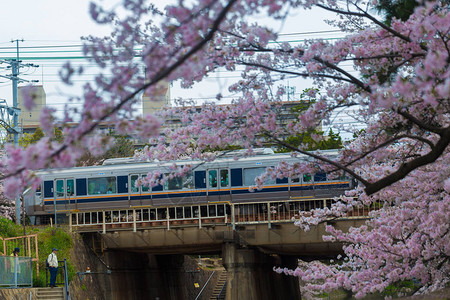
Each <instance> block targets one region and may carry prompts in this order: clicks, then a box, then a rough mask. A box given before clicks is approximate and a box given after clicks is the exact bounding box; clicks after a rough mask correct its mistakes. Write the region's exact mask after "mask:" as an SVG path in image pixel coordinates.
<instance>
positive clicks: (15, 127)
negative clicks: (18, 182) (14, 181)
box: [0, 39, 39, 224]
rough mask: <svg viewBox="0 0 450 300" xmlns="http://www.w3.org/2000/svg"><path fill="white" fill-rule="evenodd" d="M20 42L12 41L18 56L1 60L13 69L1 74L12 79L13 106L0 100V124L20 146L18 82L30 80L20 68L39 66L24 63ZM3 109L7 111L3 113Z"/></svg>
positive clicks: (18, 206) (17, 221) (8, 68)
mask: <svg viewBox="0 0 450 300" xmlns="http://www.w3.org/2000/svg"><path fill="white" fill-rule="evenodd" d="M19 42H23V40H18V39H17V40H12V41H11V43H16V49H17V58H16V59H3V60H0V64H6V65H7V66H6V69H7V70H11V74H8V75H0V77H3V78H6V79H8V80H11V81H12V94H13V106H12V107H8V106H7V104H6V101H4V103H3V102H0V112H2V113H1V115H0V117H1V120H0V125H2V127H3V128H4V129H5V130H6V132H8V133H11V134H13V136H14V145H15V146H16V147H18V146H19V134H21V133H22V128H21V127H20V126H19V115H20V108H19V107H18V99H17V91H18V84H19V83H21V82H30V81H29V80H25V79H21V78H19V75H20V69H21V68H24V67H28V68H30V67H34V68H37V67H39V66H38V65H35V64H23V63H22V61H21V60H20V59H19ZM37 81H38V80H33V81H31V82H37ZM3 110H4V111H5V113H3ZM10 117H12V126H11V120H10ZM20 205H21V203H20V197H18V198H17V199H16V223H17V224H20Z"/></svg>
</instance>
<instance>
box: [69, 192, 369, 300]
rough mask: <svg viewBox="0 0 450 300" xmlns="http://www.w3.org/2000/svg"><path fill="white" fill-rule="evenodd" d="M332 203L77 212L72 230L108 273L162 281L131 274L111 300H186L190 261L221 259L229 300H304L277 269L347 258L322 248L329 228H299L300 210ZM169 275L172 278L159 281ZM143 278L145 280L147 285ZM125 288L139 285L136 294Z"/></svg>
mask: <svg viewBox="0 0 450 300" xmlns="http://www.w3.org/2000/svg"><path fill="white" fill-rule="evenodd" d="M331 201H332V200H330V199H290V200H288V201H277V202H259V203H208V204H198V205H189V206H182V205H180V206H175V207H131V208H123V209H109V210H98V211H90V212H71V213H70V226H71V228H72V230H73V231H77V232H80V233H82V234H83V235H84V237H85V239H86V240H87V241H89V243H91V246H92V248H93V249H95V251H96V252H98V253H99V254H101V255H103V259H104V260H105V264H106V265H108V267H109V268H112V269H114V268H123V267H124V265H123V263H124V262H125V261H126V262H127V265H128V266H130V265H132V266H139V265H140V266H141V267H142V264H144V265H146V266H147V271H148V269H151V270H153V271H152V272H153V274H159V275H158V276H157V277H158V278H154V277H152V276H150V277H148V274H147V275H145V276H144V275H143V274H140V275H139V274H138V273H128V274H127V275H126V276H128V277H127V278H124V277H123V276H122V277H117V278H114V276H112V277H111V280H112V281H113V282H111V287H112V290H113V291H112V293H111V295H109V296H110V298H112V299H121V298H128V299H140V297H139V296H136V294H135V295H134V296H133V295H130V294H129V293H130V292H129V290H130V289H132V290H134V291H138V290H139V291H140V292H138V293H142V295H144V294H145V295H147V296H148V295H151V296H148V297H147V296H146V297H147V298H145V297H144V298H145V299H152V297H153V299H156V298H159V299H185V298H186V295H185V294H183V290H184V287H183V285H184V283H183V279H182V277H181V276H180V273H181V272H182V270H181V269H180V267H181V265H182V260H183V255H185V254H202V255H203V254H219V255H220V256H221V257H222V263H223V266H224V267H225V269H226V271H227V282H226V299H287V298H292V299H300V291H299V284H298V280H297V279H296V278H292V277H287V276H284V275H280V274H276V273H275V272H273V271H272V268H273V267H274V266H282V267H288V268H295V267H296V265H297V259H298V258H301V259H304V260H310V259H320V258H327V257H334V256H336V255H337V254H339V253H341V252H342V245H341V244H339V243H330V242H324V241H323V240H322V236H323V235H324V234H326V232H325V226H326V224H320V225H319V226H317V227H315V228H312V229H311V230H310V231H308V232H305V231H303V230H301V229H300V228H298V227H297V226H294V224H293V222H294V220H295V218H296V216H297V214H298V211H299V210H307V211H309V210H311V209H313V208H319V207H324V206H329V205H330V204H331ZM368 211H369V209H368V208H361V210H359V211H354V212H353V213H352V216H348V217H346V218H341V219H336V220H330V221H329V223H331V222H332V223H333V224H334V225H335V226H336V227H337V228H339V229H342V230H344V231H345V230H347V229H348V228H350V227H351V226H353V227H356V226H360V225H362V224H363V223H364V221H365V219H367V214H368ZM155 270H157V271H155ZM163 270H167V271H170V272H168V273H166V274H163V275H161V272H163ZM147 273H148V272H147ZM163 273H164V272H163ZM136 276H137V277H136ZM142 276H144V277H145V278H147V280H145V281H142V278H143V277H142ZM161 278H163V279H161ZM161 280H163V281H164V282H161ZM124 282H133V284H132V285H133V287H130V286H124V285H123V283H124ZM135 282H142V285H143V286H140V287H138V286H136V285H135ZM156 282H159V284H156ZM153 284H155V285H153ZM114 287H116V288H117V289H116V290H114ZM124 290H128V292H127V294H124ZM130 297H131V298H130ZM144 298H142V299H144Z"/></svg>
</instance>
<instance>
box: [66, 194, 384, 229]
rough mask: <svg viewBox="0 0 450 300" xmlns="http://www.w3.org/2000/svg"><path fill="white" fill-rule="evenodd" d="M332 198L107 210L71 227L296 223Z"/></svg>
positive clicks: (358, 212)
mask: <svg viewBox="0 0 450 300" xmlns="http://www.w3.org/2000/svg"><path fill="white" fill-rule="evenodd" d="M333 201H334V200H333V199H330V198H322V199H304V198H301V199H298V198H292V199H290V200H285V201H265V202H252V203H230V202H226V203H209V204H204V205H179V206H168V207H152V206H141V207H131V208H127V209H107V210H94V211H83V212H71V213H70V214H69V223H70V228H72V229H75V230H81V231H82V230H83V229H86V230H92V229H94V230H97V231H103V233H105V232H106V231H108V230H121V229H126V230H130V229H131V228H132V229H133V231H137V229H138V228H145V229H148V228H161V227H162V228H166V229H170V228H172V227H187V226H198V227H199V228H201V227H202V226H211V225H218V224H222V225H230V224H231V225H232V226H233V228H235V226H237V225H243V224H261V223H266V224H268V226H269V227H270V226H271V224H273V223H282V222H284V223H285V222H294V221H295V219H297V218H298V217H299V212H300V211H302V212H305V211H306V212H308V211H312V210H314V209H319V208H325V207H329V208H330V207H331V205H332V203H333ZM378 207H379V205H373V206H371V207H361V208H354V209H353V211H351V212H349V213H348V214H347V216H346V218H367V216H368V214H369V212H370V211H371V210H374V209H377V208H378Z"/></svg>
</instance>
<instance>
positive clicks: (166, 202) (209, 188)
mask: <svg viewBox="0 0 450 300" xmlns="http://www.w3.org/2000/svg"><path fill="white" fill-rule="evenodd" d="M267 150H270V149H266V150H265V151H263V153H266V154H259V155H256V156H253V157H247V158H240V159H238V160H236V159H235V158H234V156H235V155H233V154H229V155H228V156H226V157H221V158H218V159H216V160H214V161H212V162H200V161H192V160H185V161H181V160H180V161H176V162H165V163H162V162H134V161H131V160H128V161H127V160H126V159H116V160H114V159H113V160H107V161H105V163H106V164H104V165H102V166H91V167H75V168H67V169H51V170H43V171H40V172H38V176H40V177H41V179H42V183H41V186H40V188H38V189H37V190H36V191H30V192H29V193H28V194H26V195H25V196H24V201H25V206H26V209H27V214H28V215H29V216H34V217H36V218H38V219H43V218H48V217H49V216H50V215H51V214H56V213H58V214H59V215H60V216H61V217H62V216H65V214H66V213H67V212H69V211H83V210H98V209H110V208H129V207H134V206H155V207H158V206H176V205H192V204H201V203H211V202H229V203H246V202H258V201H268V200H270V201H278V200H289V199H291V198H295V197H305V198H328V197H330V198H331V197H334V196H338V195H341V194H343V192H344V190H347V189H350V188H351V187H352V185H353V184H352V180H351V179H350V178H348V177H345V176H342V177H340V178H334V179H332V178H329V177H328V176H327V174H325V173H316V174H302V175H300V176H299V178H283V179H276V180H269V181H266V183H265V186H264V188H263V189H262V190H256V191H253V192H252V191H250V190H249V187H250V186H254V185H255V178H256V177H257V176H259V175H261V174H262V173H263V172H265V170H266V168H267V167H273V166H276V165H277V164H278V163H279V162H280V161H286V162H295V161H299V160H301V159H303V160H306V159H308V158H307V157H306V156H298V157H296V158H293V157H291V155H290V154H274V153H273V151H271V150H270V151H267ZM324 153H325V155H328V156H333V155H336V154H337V152H336V151H328V152H324ZM174 163H176V164H177V165H178V166H181V165H191V166H193V168H192V172H190V173H189V174H188V175H186V176H184V177H175V178H172V179H168V180H167V181H166V182H165V183H164V184H162V185H157V186H155V187H153V188H151V187H146V186H140V185H139V184H138V182H139V180H140V179H142V178H144V177H145V176H146V175H147V174H148V173H149V172H154V171H159V172H160V173H170V170H171V166H173V164H174ZM33 219H34V218H33ZM43 222H45V221H40V220H37V223H38V224H39V223H41V224H42V223H43Z"/></svg>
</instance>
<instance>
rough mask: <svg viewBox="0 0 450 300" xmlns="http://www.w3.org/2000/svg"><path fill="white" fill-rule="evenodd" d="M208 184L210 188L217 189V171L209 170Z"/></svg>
mask: <svg viewBox="0 0 450 300" xmlns="http://www.w3.org/2000/svg"><path fill="white" fill-rule="evenodd" d="M208 183H209V187H210V188H216V187H217V170H208Z"/></svg>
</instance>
